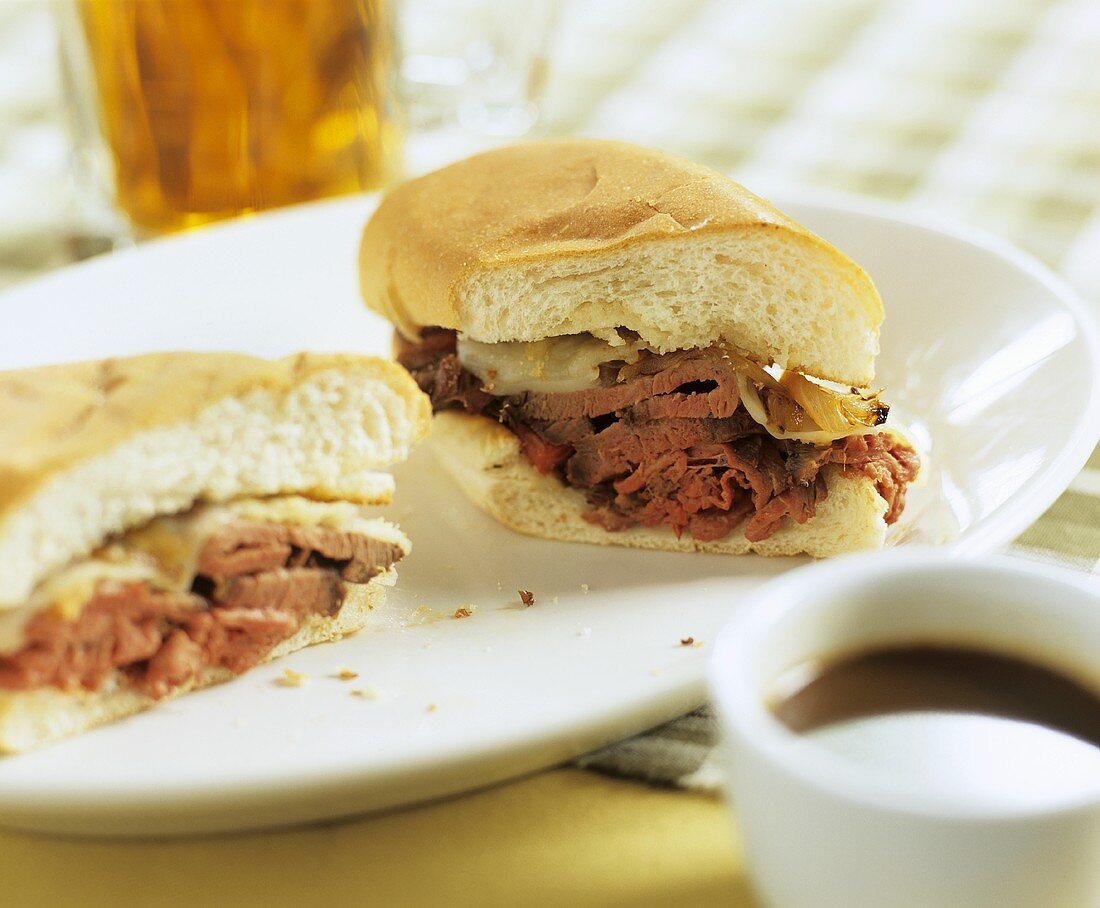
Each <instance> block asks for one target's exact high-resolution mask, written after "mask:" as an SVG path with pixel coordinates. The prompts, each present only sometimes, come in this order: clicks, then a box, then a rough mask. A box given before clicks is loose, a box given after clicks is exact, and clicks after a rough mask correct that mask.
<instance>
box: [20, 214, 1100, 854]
mask: <svg viewBox="0 0 1100 908" xmlns="http://www.w3.org/2000/svg"><path fill="white" fill-rule="evenodd" d="M372 204H373V201H372V199H370V198H367V197H357V198H350V199H343V200H338V201H333V202H326V203H320V204H314V205H308V206H302V207H299V208H295V209H289V210H286V211H282V212H277V213H274V214H270V215H266V216H263V217H259V218H255V219H253V220H249V221H243V222H239V223H234V224H229V225H225V226H219V227H213V228H209V229H206V230H203V231H199V232H195V233H192V234H189V235H185V236H181V237H178V238H174V239H169V240H163V241H159V242H153V243H148V244H146V245H144V246H142V247H140V248H138V249H135V250H131V251H127V252H124V253H120V254H117V255H113V256H109V257H105V258H101V259H98V260H94V261H91V262H87V263H84V264H82V265H78V266H76V267H73V268H69V269H66V270H64V271H60V272H58V273H56V274H53V275H51V276H49V277H46V278H44V279H42V280H40V281H37V282H35V283H32V284H29V285H26V286H23V287H20V288H17V289H15V290H13V291H11V292H9V293H8V294H7V295H5V296H4V297H3V298H0V312H2V313H3V325H4V327H3V331H2V333H0V367H2V368H13V367H17V366H27V365H32V364H37V363H43V362H50V361H56V360H72V359H82V358H89V357H102V356H108V355H122V354H131V353H138V352H141V351H145V350H149V349H156V348H162V349H173V348H174V349H180V348H191V349H226V350H246V351H249V352H253V353H258V354H264V355H280V354H284V353H289V352H292V351H296V350H299V349H303V348H308V349H315V350H354V351H362V352H371V353H380V354H384V353H385V352H386V350H387V348H388V344H389V337H390V329H389V326H388V325H386V324H385V323H383V322H382V321H381V320H380V319H378V318H376V317H375V316H373V315H371V314H369V313H367V312H365V311H364V310H363V308H362V307H361V305H360V303H359V301H358V291H357V288H356V276H355V262H356V245H357V241H358V234H359V230H360V228H361V226H362V224H363V222H364V220H365V219H366V217H367V214H368V212H369V210H370V208H371V205H372ZM785 207H786V208H787V209H788V210H789V211H790V212H791V213H792V214H793V215H794V216H795V217H797V218H798V219H799V220H802V221H804V222H805V223H806V224H807V225H809V226H810V227H811V228H812V229H814V230H817V231H818V232H820V233H821V234H823V235H824V236H825V237H827V238H828V239H830V240H832V241H833V242H835V243H836V244H837V245H838V246H840V248H842V249H844V250H845V251H847V252H848V253H850V254H851V255H852V256H853V257H854V258H855V259H856V260H857V261H859V262H860V263H861V264H863V265H864V266H865V267H866V268H867V270H868V271H869V272H870V273H871V275H872V276H873V277H874V278H875V280H876V281H877V283H878V285H879V287H880V289H881V291H882V295H883V297H884V299H885V300H886V306H887V313H888V317H887V320H886V326H885V329H884V331H883V336H882V355H881V357H880V359H879V379H880V381H881V383H882V384H883V385H884V386H885V387H886V388H887V392H888V393H887V399H888V400H889V401H890V402H892V403H893V404H894V405H895V415H896V416H897V417H900V418H901V421H902V422H904V423H906V424H907V425H909V426H910V428H911V429H912V430H913V432H914V435H915V436H916V438H917V440H918V441H919V442H920V443H921V444H923V445H925V446H926V447H927V461H928V467H927V471H926V472H927V476H926V479H925V481H924V483H923V485H922V486H921V487H920V488H918V489H915V490H914V491H913V493H912V496H911V504H910V508H909V510H908V511H907V513H906V516H905V518H904V520H903V523H902V525H901V526H900V528H899V532H898V533H897V534H896V535H897V539H898V541H899V542H902V543H909V542H924V543H937V544H948V545H953V546H955V547H956V550H957V551H958V552H959V553H965V554H974V553H979V552H984V551H988V550H990V549H993V548H995V547H997V546H999V545H1002V544H1004V543H1006V542H1008V541H1009V540H1011V539H1012V538H1014V537H1015V536H1016V535H1017V534H1018V533H1019V532H1020V531H1021V530H1023V529H1024V528H1025V527H1026V526H1027V525H1028V524H1029V523H1030V522H1032V521H1033V520H1034V519H1035V518H1036V517H1038V516H1039V515H1040V514H1041V513H1042V512H1043V511H1044V510H1045V509H1046V507H1047V506H1048V505H1049V504H1050V503H1051V502H1052V501H1053V500H1054V499H1055V498H1056V497H1057V495H1058V494H1059V493H1060V492H1061V491H1062V490H1063V489H1064V488H1065V487H1066V486H1067V485H1068V483H1069V482H1070V480H1071V479H1072V478H1073V476H1074V475H1075V474H1076V472H1077V471H1078V470H1079V469H1080V467H1081V466H1082V464H1083V463H1084V461H1085V459H1086V458H1087V456H1088V454H1089V453H1090V451H1091V450H1092V448H1093V446H1094V444H1095V442H1096V440H1097V434H1098V431H1100V412H1098V397H1097V394H1096V387H1095V375H1096V371H1097V357H1096V352H1095V350H1096V345H1095V342H1094V340H1093V333H1092V329H1091V327H1090V320H1089V318H1088V317H1087V316H1086V315H1085V313H1084V312H1083V310H1082V308H1081V306H1080V304H1079V303H1078V302H1077V301H1076V300H1075V297H1074V296H1073V295H1072V294H1071V293H1070V292H1069V291H1068V290H1067V289H1066V288H1065V287H1064V286H1063V285H1062V284H1061V282H1059V281H1058V280H1057V279H1056V278H1054V277H1053V276H1052V275H1051V274H1050V273H1049V272H1047V271H1046V270H1045V269H1043V268H1042V267H1040V266H1039V265H1037V264H1035V263H1034V262H1033V261H1032V260H1030V259H1028V258H1027V257H1025V256H1023V255H1022V254H1020V253H1018V252H1016V251H1014V250H1012V249H1010V248H1008V247H1006V246H1004V245H1003V244H1000V243H998V242H996V241H994V240H991V239H989V238H987V237H982V236H978V235H974V234H971V233H970V232H963V231H959V230H958V229H944V228H937V227H934V226H931V225H929V224H927V223H924V222H921V221H918V220H914V219H912V218H910V217H908V216H906V215H903V214H900V213H897V212H891V211H890V210H889V209H880V208H870V207H867V206H866V205H863V204H860V205H859V206H853V205H852V204H846V205H842V206H838V205H823V204H817V205H814V204H807V203H802V204H798V203H795V202H789V203H787V204H786V206H785ZM397 482H398V496H397V500H396V502H395V504H394V505H393V506H392V508H391V509H390V512H391V515H392V516H393V517H394V518H395V519H396V520H398V521H399V522H400V523H401V525H402V526H403V527H404V529H405V530H406V531H407V532H408V534H409V536H410V537H411V538H412V539H413V542H414V545H415V550H414V552H413V554H412V555H411V556H410V557H409V558H408V560H407V561H406V562H404V563H403V564H402V565H401V569H400V580H399V585H398V588H397V589H396V590H394V591H393V592H392V593H391V595H390V602H389V604H388V605H387V606H386V608H385V609H383V610H380V611H379V612H377V613H376V614H375V616H374V624H375V626H376V628H377V631H376V632H364V633H361V634H359V635H358V636H356V637H354V638H351V639H348V640H345V641H341V642H340V643H336V644H331V645H328V646H321V647H316V648H313V649H310V650H307V651H303V652H300V653H297V654H295V655H293V656H291V657H288V658H286V659H284V660H281V661H280V662H279V663H278V664H277V665H274V666H265V667H262V668H260V669H258V670H256V671H253V672H251V673H249V674H248V675H246V676H245V677H243V678H240V679H238V680H236V681H234V682H232V683H229V684H226V685H223V686H221V687H218V688H213V689H210V690H207V691H202V692H200V693H196V694H191V695H188V696H186V697H183V698H181V699H179V700H176V701H170V702H166V703H164V704H162V705H161V706H160V707H159V708H157V709H155V710H153V711H152V712H150V713H146V714H144V715H141V716H137V717H134V718H132V719H128V720H126V721H124V722H120V723H118V724H117V725H114V726H111V727H108V728H104V729H100V730H97V731H94V732H91V733H89V734H86V735H83V736H80V737H78V738H75V739H73V740H70V741H66V742H63V743H61V744H58V745H56V746H53V747H49V748H46V749H44V750H41V751H39V752H35V753H30V754H24V755H21V756H18V757H11V758H7V759H4V760H2V761H0V822H3V823H6V824H9V825H14V826H20V827H25V828H33V829H40V830H53V831H64V832H76V833H90V834H98V835H147V834H170V833H183V832H208V831H215V830H230V829H242V828H248V827H260V826H272V825H281V824H288V823H296V822H303V821H308V820H314V819H319V818H328V817H336V816H343V815H348V814H353V813H358V812H362V811H367V810H376V809H380V808H386V807H392V806H395V805H399V804H407V803H410V802H414V801H418V800H424V799H427V798H433V797H438V796H441V795H446V794H452V793H455V792H460V791H464V790H468V789H471V788H474V787H477V786H481V785H486V784H489V783H492V782H496V781H499V780H502V779H506V778H509V777H512V776H515V775H518V774H521V773H524V772H529V771H532V770H535V769H539V768H542V767H545V766H550V765H553V764H555V763H558V762H560V761H564V760H567V759H569V758H571V757H575V756H577V755H578V754H581V753H583V752H585V751H587V750H591V749H593V748H595V747H597V746H599V745H602V744H604V743H607V742H609V741H612V740H615V739H617V738H620V737H623V736H625V735H628V734H631V733H634V732H637V731H640V730H642V729H644V728H646V727H648V726H652V725H654V724H656V723H659V722H661V721H663V720H666V719H669V718H671V717H672V716H675V715H677V714H679V713H681V712H683V711H685V710H687V709H689V708H691V707H693V706H695V705H696V704H697V703H699V702H700V701H701V700H702V699H703V697H704V676H705V666H706V654H707V650H708V646H709V644H710V642H711V641H712V640H713V637H714V634H715V633H716V632H717V630H718V628H719V627H721V626H722V625H723V624H724V623H725V622H726V620H727V618H728V617H729V615H730V612H731V610H733V609H735V608H736V607H737V605H738V602H739V601H740V600H741V599H742V597H743V596H744V594H745V593H746V592H747V591H748V590H750V589H752V588H754V587H755V586H757V585H758V584H759V583H761V582H762V581H764V580H765V579H766V578H768V577H772V576H775V575H776V574H778V573H780V572H782V571H785V570H787V569H788V568H790V567H791V566H792V565H795V564H799V563H800V561H799V559H776V560H766V559H760V558H756V557H746V558H725V557H722V556H708V555H678V554H668V553H652V552H641V551H632V550H625V549H617V548H609V549H603V548H598V547H588V546H581V545H572V544H564V543H552V542H542V541H538V540H534V539H528V538H525V537H522V536H519V535H516V534H514V533H511V532H510V531H508V530H505V529H503V528H501V527H499V526H498V525H496V524H495V523H494V522H492V521H491V520H489V519H488V518H486V517H484V516H483V515H482V514H481V513H480V512H478V511H476V510H475V509H473V508H472V507H471V506H470V505H468V504H467V503H466V502H465V500H464V499H462V498H461V497H460V496H459V495H458V494H457V493H456V491H455V490H454V489H453V488H452V487H451V486H450V485H449V484H448V482H447V481H446V480H445V478H443V477H441V476H439V475H438V472H437V470H436V469H435V468H434V467H433V464H432V462H431V460H430V458H429V457H428V456H427V455H426V454H425V453H424V452H419V453H417V454H415V455H414V457H413V459H412V460H411V461H410V462H409V463H408V464H407V465H405V466H403V467H401V468H400V469H399V470H398V471H397ZM518 588H524V589H530V590H532V591H534V593H535V595H536V597H537V603H536V605H535V606H534V607H532V608H528V609H525V608H523V607H522V606H520V604H519V602H518V597H517V594H516V590H517V589H518ZM421 605H423V606H424V607H425V608H424V609H422V610H421V612H420V618H421V619H423V620H422V622H421V623H415V622H414V623H413V624H411V625H408V624H407V623H406V622H405V621H404V619H403V616H407V615H409V614H410V613H412V612H413V610H415V609H416V608H417V607H418V606H421ZM460 606H474V607H476V610H475V612H474V614H473V616H472V617H470V618H465V619H461V620H455V619H453V618H452V617H451V616H452V615H453V613H454V611H455V609H456V608H458V607H460ZM689 636H691V637H694V638H695V641H697V643H701V644H702V646H698V645H696V646H691V645H688V646H682V645H681V644H680V641H681V639H682V638H686V637H689ZM342 666H346V667H349V668H351V669H354V670H355V671H358V672H359V678H358V679H357V680H355V681H351V682H345V681H339V680H336V679H334V678H332V677H330V676H331V674H332V673H333V672H334V671H335V670H336V669H338V668H339V667H342ZM288 667H289V668H293V669H295V670H297V671H300V672H305V673H306V674H308V675H309V676H310V678H311V681H310V683H309V684H308V685H307V686H305V687H302V688H285V687H279V686H276V685H275V684H274V683H273V681H274V679H275V678H276V677H277V676H278V675H279V674H280V673H281V672H282V670H283V669H284V668H288ZM353 688H360V689H367V688H369V689H373V690H375V691H377V692H378V699H374V700H368V699H361V698H356V697H353V696H351V694H350V691H351V690H352V689H353Z"/></svg>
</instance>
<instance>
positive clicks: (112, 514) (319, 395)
mask: <svg viewBox="0 0 1100 908" xmlns="http://www.w3.org/2000/svg"><path fill="white" fill-rule="evenodd" d="M430 415H431V408H430V405H429V403H428V400H427V398H426V397H425V396H424V395H423V394H422V393H421V392H420V390H419V389H418V388H417V387H416V384H415V382H413V381H412V379H411V378H410V377H409V375H408V374H407V373H406V372H405V371H404V370H403V369H401V368H400V367H399V366H397V365H395V364H393V363H389V362H385V361H382V360H379V359H375V358H371V357H360V356H343V355H322V354H301V355H298V356H294V357H288V358H286V359H282V360H277V361H268V360H262V359H257V358H254V357H250V356H244V355H236V354H220V353H210V354H195V353H162V354H152V355H147V356H140V357H135V358H130V359H122V360H104V361H100V362H87V363H75V364H68V365H57V366H48V367H42V368H37V369H27V370H20V371H14V372H5V373H0V663H2V662H3V660H4V659H6V658H8V657H9V656H10V655H11V654H12V653H16V652H18V651H19V649H20V647H21V646H23V645H24V643H23V635H24V627H25V626H26V625H27V622H28V621H30V620H31V619H32V618H33V617H34V616H35V615H37V614H39V613H41V612H42V611H44V610H52V611H53V613H54V614H58V615H62V616H64V617H65V618H66V619H67V620H71V619H73V618H75V617H76V616H77V615H79V614H80V612H81V610H82V608H83V604H84V602H85V600H86V599H87V598H88V597H90V596H91V594H92V593H93V591H94V590H95V589H98V588H99V587H97V586H95V584H101V583H103V582H104V581H105V580H106V582H113V578H114V574H112V573H110V572H111V571H112V570H114V569H115V565H114V562H113V561H112V559H111V558H106V564H105V561H104V560H103V558H102V557H101V556H97V555H96V554H95V553H96V550H98V549H99V548H100V547H101V546H103V545H104V544H105V543H109V544H111V545H113V546H116V547H117V546H119V545H123V546H129V547H130V548H129V551H133V546H134V545H135V542H134V541H133V540H134V539H140V538H141V537H140V534H141V533H142V532H145V533H148V532H150V529H149V528H150V526H157V527H158V532H159V534H160V535H159V536H157V537H155V538H153V539H151V540H150V541H149V543H147V544H153V543H155V544H156V545H157V546H160V547H161V548H160V549H157V550H156V551H158V552H160V553H163V555H164V557H165V559H167V561H165V563H168V562H171V563H172V564H179V565H184V564H189V565H191V567H192V569H193V568H194V565H195V564H196V563H197V562H196V559H197V557H198V551H199V547H200V546H201V543H202V542H203V541H204V540H205V538H206V537H205V536H204V535H202V534H203V533H206V532H208V529H207V528H208V527H210V526H214V525H220V524H217V520H219V519H225V520H228V519H231V518H232V519H240V520H244V521H253V522H260V523H263V522H269V523H275V524H281V525H299V526H303V527H327V528H331V529H337V530H340V529H346V530H348V531H354V532H355V533H356V534H358V536H360V537H365V538H367V539H370V540H376V541H377V542H378V543H379V544H382V545H385V546H389V547H391V549H392V550H393V551H394V552H396V553H397V555H396V557H398V558H399V557H400V556H401V554H404V553H407V552H408V551H409V550H410V543H409V541H408V539H407V538H406V537H405V535H404V534H403V533H402V532H401V531H400V530H399V529H398V528H396V527H394V526H393V525H391V524H388V523H386V522H385V521H383V520H382V519H380V518H372V519H366V518H364V517H363V516H362V515H361V514H360V511H359V508H358V507H357V505H359V504H372V505H373V504H385V503H387V502H388V501H389V500H390V498H391V495H392V492H393V478H392V476H390V475H389V474H388V473H384V472H381V470H383V469H384V468H386V467H388V466H390V465H392V464H393V463H395V462H397V461H399V460H402V459H404V458H405V457H406V456H407V454H408V450H409V448H410V446H411V445H412V444H414V443H415V442H416V441H418V440H419V439H420V438H422V437H423V436H424V434H425V433H426V432H427V430H428V425H429V421H430ZM178 514H182V515H183V516H182V517H180V518H171V517H169V516H168V515H178ZM222 515H228V517H224V518H223V517H222ZM151 520H153V521H154V523H153V524H150V521H151ZM161 520H167V521H168V522H167V524H164V525H163V526H161V525H160V524H157V521H161ZM173 521H175V522H173ZM188 527H190V528H191V529H188ZM135 533H136V534H138V535H137V536H134V534H135ZM165 537H167V538H165ZM120 540H121V543H120ZM372 544H373V543H372ZM306 554H308V552H307V553H306ZM158 557H159V556H158ZM280 563H281V562H280ZM378 563H379V565H381V564H383V563H384V562H378ZM104 565H105V566H104ZM85 569H88V574H87V575H86V576H88V577H90V578H91V582H83V581H81V579H80V578H81V577H82V576H85V575H81V574H80V572H81V571H83V570H85ZM150 570H152V568H150ZM333 570H335V569H334V568H333ZM379 570H382V568H381V566H380V567H379ZM122 576H123V577H125V576H127V575H122ZM159 576H167V575H166V574H165V573H164V571H163V570H161V574H160V575H159ZM70 577H75V578H76V579H75V580H73V581H70V579H69V578H70ZM395 577H396V573H395V570H394V568H393V567H392V565H391V566H389V567H388V568H386V569H384V570H383V571H382V573H379V574H377V575H376V576H371V578H370V579H368V580H365V581H364V580H355V581H347V582H343V581H338V582H340V583H341V584H342V589H343V599H342V601H340V603H339V605H338V610H337V611H335V612H334V613H332V614H321V613H316V612H314V613H309V614H306V615H305V616H304V619H303V621H302V624H301V626H300V628H299V629H298V630H297V632H295V633H293V634H292V636H289V637H287V638H286V639H282V640H281V642H279V643H277V645H275V647H274V649H273V650H271V651H270V652H268V653H267V654H266V657H265V658H264V661H267V660H269V659H272V658H275V657H277V656H280V655H284V654H286V653H290V652H293V651H294V650H297V649H300V648H302V647H304V646H308V645H310V644H313V643H318V642H322V641H327V640H333V639H336V638H338V637H341V636H344V635H346V634H349V633H352V632H354V631H356V630H358V629H360V628H361V627H363V626H364V624H365V622H366V618H367V613H368V612H369V611H370V609H372V608H373V607H374V605H375V604H377V603H378V602H380V601H381V600H382V599H383V597H384V588H385V587H386V586H388V585H392V583H393V582H394V579H395ZM190 581H191V575H190V574H186V579H185V580H183V581H182V583H183V585H181V586H180V587H179V588H178V591H179V592H181V593H182V592H186V591H187V589H188V586H187V584H190ZM123 582H126V581H125V580H124V581H123ZM55 586H56V587H58V589H55ZM62 586H63V587H64V590H65V591H66V592H65V593H64V594H62V593H61V591H60V587H62ZM173 589H175V588H173ZM204 595H206V594H204ZM210 595H213V594H210ZM62 603H64V605H63V604H62ZM265 604H266V603H265ZM211 607H212V608H213V605H212V606H211ZM70 611H71V612H72V614H70ZM165 633H167V632H165ZM165 639H167V638H165ZM196 645H198V644H196ZM129 667H131V668H132V667H133V666H129ZM231 677H233V673H232V672H231V671H229V670H228V669H227V668H221V667H212V666H211V664H210V663H206V665H205V667H203V668H202V669H201V671H200V673H199V674H198V675H197V676H194V677H191V678H190V680H188V681H186V682H184V683H181V684H178V685H176V686H175V687H173V688H172V689H171V690H170V691H169V693H168V694H167V696H177V695H178V694H181V693H185V692H186V691H188V690H192V689H196V688H200V687H207V686H209V685H211V684H215V683H218V682H221V681H225V680H228V679H229V678H231ZM156 702H158V700H157V699H154V697H153V696H151V695H150V694H148V693H146V692H144V691H143V690H140V689H138V688H137V687H135V685H133V684H131V683H129V681H128V678H127V675H126V674H125V672H124V671H123V670H122V669H120V668H114V669H112V671H111V674H110V675H109V676H108V677H107V680H106V683H104V684H102V685H100V686H98V687H97V688H96V689H94V690H83V689H79V688H76V689H59V688H58V687H55V686H50V685H45V686H37V687H32V688H30V689H24V690H18V689H4V690H0V752H11V751H19V750H25V749H27V748H29V747H35V746H38V745H41V744H44V743H47V742H50V741H53V740H56V739H58V738H61V737H64V736H66V735H70V734H74V733H76V732H80V731H83V730H86V729H89V728H92V727H94V726H97V725H102V724H105V723H107V722H111V721H113V720H115V719H118V718H121V717H123V716H126V715H130V714H132V713H135V712H138V711H141V710H144V709H147V708H149V707H151V706H153V705H155V703H156Z"/></svg>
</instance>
